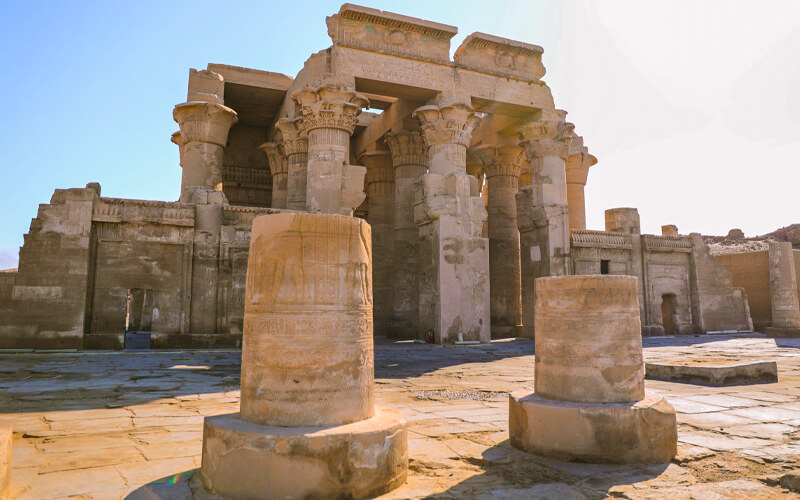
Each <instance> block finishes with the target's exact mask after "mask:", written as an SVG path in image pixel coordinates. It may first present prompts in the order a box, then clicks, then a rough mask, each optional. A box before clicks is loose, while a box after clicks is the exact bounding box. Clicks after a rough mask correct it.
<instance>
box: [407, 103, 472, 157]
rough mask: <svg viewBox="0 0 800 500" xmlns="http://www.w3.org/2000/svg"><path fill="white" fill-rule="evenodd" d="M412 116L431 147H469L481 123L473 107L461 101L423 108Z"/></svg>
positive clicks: (418, 109)
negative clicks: (475, 129) (477, 126)
mask: <svg viewBox="0 0 800 500" xmlns="http://www.w3.org/2000/svg"><path fill="white" fill-rule="evenodd" d="M412 116H414V117H415V118H417V119H418V120H419V122H420V130H421V131H422V136H423V138H424V140H425V143H426V144H427V145H428V146H429V147H430V146H436V145H440V144H458V145H461V146H464V147H465V148H466V147H469V144H470V141H471V140H472V131H473V129H474V128H475V126H476V125H477V124H478V122H480V121H481V120H480V118H479V117H478V116H477V115H476V114H475V110H474V109H473V108H472V106H470V105H469V104H467V103H465V102H461V101H451V102H446V103H443V104H438V105H437V104H431V105H427V106H421V107H419V108H417V109H416V110H415V111H414V113H412Z"/></svg>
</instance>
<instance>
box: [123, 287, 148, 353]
mask: <svg viewBox="0 0 800 500" xmlns="http://www.w3.org/2000/svg"><path fill="white" fill-rule="evenodd" d="M152 328H153V290H151V289H149V288H129V289H128V297H127V300H126V301H125V349H149V348H150V332H151V330H152Z"/></svg>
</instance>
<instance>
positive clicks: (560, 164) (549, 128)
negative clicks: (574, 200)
mask: <svg viewBox="0 0 800 500" xmlns="http://www.w3.org/2000/svg"><path fill="white" fill-rule="evenodd" d="M569 130H570V128H569V124H567V123H566V122H565V121H564V114H563V113H552V112H551V113H549V114H545V115H544V116H543V117H542V119H540V120H537V121H533V122H528V123H526V124H524V125H523V126H522V127H521V128H520V136H521V137H522V138H523V141H522V142H521V143H520V146H522V147H523V148H524V150H525V155H526V157H527V159H528V161H529V163H530V172H531V185H530V186H525V187H523V188H522V189H521V190H520V191H519V192H518V193H517V195H516V201H517V227H518V228H519V238H520V257H521V259H520V260H521V274H522V280H521V281H522V325H523V336H525V337H529V338H533V336H534V297H535V290H536V285H535V280H536V278H540V277H545V276H564V275H568V274H570V262H569V209H568V207H567V180H566V167H565V161H566V157H567V153H568V150H569V139H568V132H569Z"/></svg>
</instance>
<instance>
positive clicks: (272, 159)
mask: <svg viewBox="0 0 800 500" xmlns="http://www.w3.org/2000/svg"><path fill="white" fill-rule="evenodd" d="M258 148H259V149H260V150H261V151H263V152H264V154H266V155H267V159H268V160H269V169H270V172H272V175H273V176H275V175H280V174H285V173H286V172H287V168H288V163H287V162H286V155H285V152H284V149H283V143H280V142H265V143H264V144H262V145H261V146H259V147H258Z"/></svg>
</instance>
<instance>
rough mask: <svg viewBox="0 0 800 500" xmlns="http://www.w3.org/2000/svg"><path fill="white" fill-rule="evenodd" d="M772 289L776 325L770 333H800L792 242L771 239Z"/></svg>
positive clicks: (769, 330)
mask: <svg viewBox="0 0 800 500" xmlns="http://www.w3.org/2000/svg"><path fill="white" fill-rule="evenodd" d="M769 291H770V296H771V299H772V300H771V301H770V302H771V306H772V326H771V327H769V328H767V329H766V330H767V331H766V332H765V333H766V334H767V336H769V337H800V300H798V293H797V273H796V271H795V261H794V253H793V250H792V244H791V243H790V242H777V241H770V242H769Z"/></svg>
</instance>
